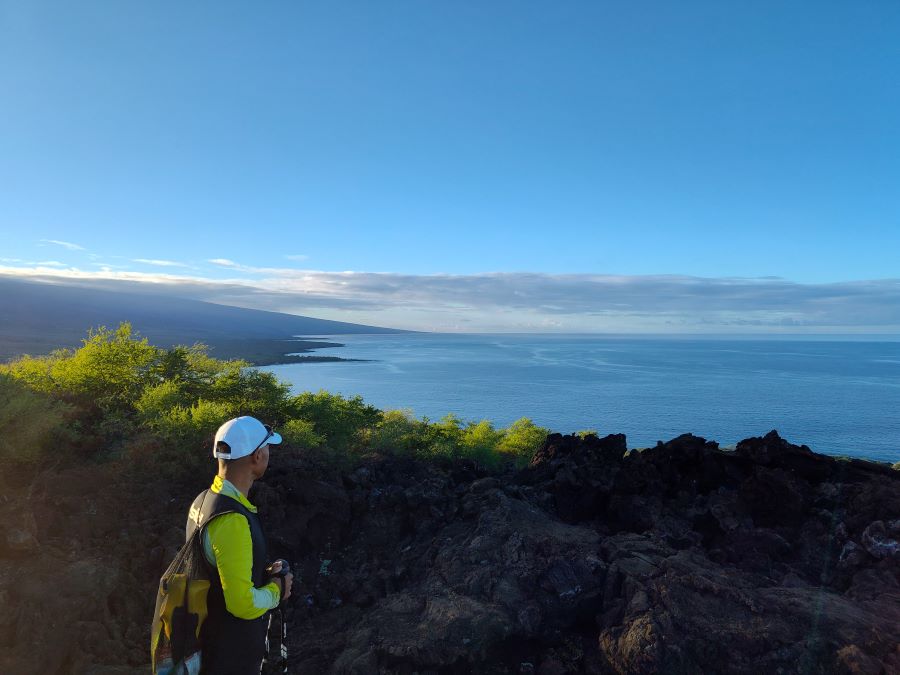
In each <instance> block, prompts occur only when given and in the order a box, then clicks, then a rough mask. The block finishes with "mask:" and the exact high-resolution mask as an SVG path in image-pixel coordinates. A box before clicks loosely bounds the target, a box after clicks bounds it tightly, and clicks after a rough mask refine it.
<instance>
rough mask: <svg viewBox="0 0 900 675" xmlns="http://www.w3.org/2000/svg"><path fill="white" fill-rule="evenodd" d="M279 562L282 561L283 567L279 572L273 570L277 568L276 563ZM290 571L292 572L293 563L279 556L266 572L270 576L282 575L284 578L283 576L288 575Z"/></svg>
mask: <svg viewBox="0 0 900 675" xmlns="http://www.w3.org/2000/svg"><path fill="white" fill-rule="evenodd" d="M279 562H280V563H281V569H280V570H279V571H278V572H273V571H272V570H273V569H274V568H275V563H279ZM290 573H291V564H290V563H289V562H288V561H287V560H285V559H284V558H279V559H278V560H276V561H275V562H273V563H272V564H271V565H269V566H268V567H267V568H266V574H268V575H269V576H270V577H282V578H283V577H286V576H287V575H288V574H290Z"/></svg>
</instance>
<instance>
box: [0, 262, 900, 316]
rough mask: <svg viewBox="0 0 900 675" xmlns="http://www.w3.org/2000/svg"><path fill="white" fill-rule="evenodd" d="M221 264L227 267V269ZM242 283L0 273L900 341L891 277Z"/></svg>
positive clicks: (282, 272) (453, 311)
mask: <svg viewBox="0 0 900 675" xmlns="http://www.w3.org/2000/svg"><path fill="white" fill-rule="evenodd" d="M229 262H231V261H229ZM232 265H233V267H232V269H233V270H234V271H236V272H240V273H241V274H242V275H243V274H244V273H246V272H252V273H253V276H252V278H232V279H222V280H218V279H207V278H203V277H198V276H189V275H186V274H163V273H146V272H144V273H142V272H131V271H121V272H119V271H114V270H110V269H108V268H107V269H105V270H100V271H81V270H54V269H50V268H46V267H43V268H39V269H29V268H23V267H2V266H0V273H7V274H17V275H20V276H23V275H25V276H34V277H53V278H56V279H60V280H61V279H63V278H65V279H68V280H69V281H70V282H73V283H79V284H84V285H91V286H95V287H102V288H107V289H113V290H114V289H116V288H118V289H125V288H127V289H128V290H129V291H139V292H148V293H149V292H152V293H156V294H159V293H165V294H170V295H173V296H178V297H184V298H191V299H196V300H205V301H208V302H216V303H219V304H226V305H235V306H239V307H248V308H254V309H266V310H271V311H279V312H287V313H292V314H313V315H317V316H321V317H323V318H333V319H339V320H345V321H355V322H359V323H375V324H379V325H394V326H397V327H404V328H426V327H429V326H446V327H453V326H457V327H459V326H462V327H464V328H465V329H466V330H472V331H479V330H481V331H491V330H501V331H502V330H522V331H526V330H559V331H573V332H579V331H590V332H598V331H599V332H603V331H606V332H707V333H709V332H800V333H802V332H810V333H815V332H828V331H831V332H855V331H862V330H868V331H869V332H883V333H884V332H900V279H882V280H871V281H854V282H835V283H830V284H800V283H794V282H791V281H788V280H785V279H780V278H765V279H761V278H705V277H691V276H676V275H659V276H623V275H590V274H573V275H551V274H536V273H495V274H473V275H446V274H441V275H405V274H382V273H371V272H320V271H310V270H295V269H286V268H250V267H245V266H242V265H238V264H237V263H232Z"/></svg>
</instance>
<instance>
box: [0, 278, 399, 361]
mask: <svg viewBox="0 0 900 675" xmlns="http://www.w3.org/2000/svg"><path fill="white" fill-rule="evenodd" d="M122 321H130V322H131V324H132V326H133V327H134V329H135V330H136V331H138V332H139V333H140V334H141V335H142V336H144V337H147V338H149V339H150V342H151V343H153V344H156V345H159V346H171V345H175V344H193V343H195V342H205V343H206V344H208V345H210V346H211V347H212V348H213V354H214V355H215V356H219V357H223V358H224V357H229V358H230V357H235V356H244V357H245V358H251V360H253V359H252V357H251V356H249V355H246V352H247V349H248V347H249V349H250V350H251V352H253V351H254V346H255V347H258V346H259V343H260V342H261V341H264V342H268V341H279V340H286V339H289V338H291V337H292V336H294V335H340V334H351V333H356V334H360V333H402V332H405V331H398V330H395V329H391V328H380V327H376V326H363V325H359V324H354V323H344V322H341V321H328V320H326V319H314V318H311V317H306V316H295V315H292V314H281V313H278V312H266V311H260V310H253V309H242V308H239V307H229V306H226V305H216V304H213V303H209V302H200V301H197V300H186V299H183V298H177V297H166V296H164V295H144V294H143V293H135V292H116V291H107V290H99V289H94V288H86V287H83V286H73V285H60V284H50V283H43V282H34V281H23V280H21V279H14V278H10V277H2V276H0V360H2V361H5V360H7V359H9V358H12V357H14V356H17V355H20V354H44V353H47V352H49V351H51V350H53V349H56V348H59V347H77V346H78V345H79V344H80V341H81V339H82V338H84V337H85V334H86V332H87V330H88V328H91V327H96V326H101V325H104V326H107V327H110V328H114V327H116V326H117V325H118V324H119V323H120V322H122ZM283 351H290V349H289V348H287V347H285V348H284V350H283ZM263 360H265V359H263Z"/></svg>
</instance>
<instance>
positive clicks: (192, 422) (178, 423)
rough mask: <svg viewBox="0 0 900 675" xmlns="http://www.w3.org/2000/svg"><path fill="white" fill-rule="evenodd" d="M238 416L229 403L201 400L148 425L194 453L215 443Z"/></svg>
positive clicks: (173, 442) (168, 439) (149, 422)
mask: <svg viewBox="0 0 900 675" xmlns="http://www.w3.org/2000/svg"><path fill="white" fill-rule="evenodd" d="M232 417H235V414H234V409H233V408H232V407H231V406H230V405H228V404H227V403H221V402H219V401H204V400H200V401H197V402H196V403H194V404H193V405H192V406H190V407H185V406H180V405H178V406H175V407H174V408H170V409H169V410H167V411H165V412H164V413H162V414H160V415H159V416H157V417H154V418H153V419H151V420H148V421H147V425H148V426H149V427H150V428H151V429H152V430H153V431H155V432H156V433H157V434H158V435H159V436H160V437H162V438H163V439H164V440H165V441H166V442H168V443H169V444H171V445H173V446H176V447H179V448H184V449H186V450H192V449H194V448H198V447H200V446H202V445H204V444H208V445H209V447H210V452H212V441H213V437H214V436H215V433H216V429H218V428H219V426H220V425H221V424H222V423H224V422H225V421H227V420H229V419H231V418H232Z"/></svg>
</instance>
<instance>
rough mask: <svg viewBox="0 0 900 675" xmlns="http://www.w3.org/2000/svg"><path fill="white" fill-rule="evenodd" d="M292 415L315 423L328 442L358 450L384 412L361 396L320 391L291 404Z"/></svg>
mask: <svg viewBox="0 0 900 675" xmlns="http://www.w3.org/2000/svg"><path fill="white" fill-rule="evenodd" d="M287 410H288V414H289V416H290V418H293V419H302V420H308V421H309V422H312V424H313V428H314V430H315V433H316V434H318V435H319V436H322V437H324V439H325V441H324V442H325V444H326V445H327V446H328V447H330V448H334V449H339V450H355V449H358V448H361V447H362V446H363V444H364V440H365V435H364V432H365V431H366V430H368V429H371V428H372V427H374V426H375V425H376V424H377V423H378V422H379V421H380V420H381V411H380V410H378V409H377V408H373V407H372V406H370V405H367V404H366V403H365V402H363V400H362V397H361V396H353V397H352V398H344V397H343V396H340V395H339V394H330V393H328V392H327V391H319V392H317V393H315V394H313V393H312V392H304V393H302V394H299V395H298V396H295V397H294V398H292V399H291V400H290V402H289V405H288V406H287Z"/></svg>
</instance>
